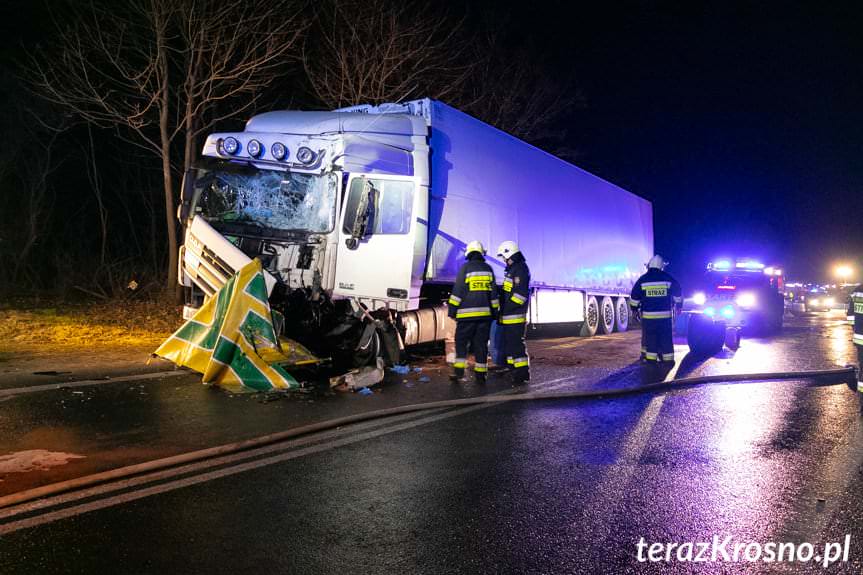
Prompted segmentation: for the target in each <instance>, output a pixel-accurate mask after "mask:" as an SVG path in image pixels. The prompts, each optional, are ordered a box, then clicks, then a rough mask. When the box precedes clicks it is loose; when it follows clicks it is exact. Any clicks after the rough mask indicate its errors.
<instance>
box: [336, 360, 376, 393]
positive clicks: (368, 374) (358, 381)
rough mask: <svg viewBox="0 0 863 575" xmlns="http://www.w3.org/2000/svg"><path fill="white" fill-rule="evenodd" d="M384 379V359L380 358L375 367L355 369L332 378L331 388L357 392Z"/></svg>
mask: <svg viewBox="0 0 863 575" xmlns="http://www.w3.org/2000/svg"><path fill="white" fill-rule="evenodd" d="M383 379H384V363H383V359H381V358H378V360H377V364H376V365H375V366H367V367H363V368H359V369H353V370H351V371H349V372H348V373H345V374H342V375H339V376H336V377H332V378H330V387H333V388H336V389H344V390H350V391H356V390H358V389H361V388H369V387H371V386H373V385H377V384H379V383H380V382H381V381H383Z"/></svg>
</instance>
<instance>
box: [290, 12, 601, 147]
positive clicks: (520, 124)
mask: <svg viewBox="0 0 863 575" xmlns="http://www.w3.org/2000/svg"><path fill="white" fill-rule="evenodd" d="M439 6H440V4H435V3H431V2H421V1H420V0H405V1H403V2H398V1H395V0H324V1H323V2H322V3H320V4H319V5H318V10H317V13H316V18H315V23H314V32H313V33H312V34H309V35H308V37H307V42H306V44H305V51H304V58H303V62H304V64H305V69H306V74H307V77H308V81H309V83H310V86H311V88H312V91H313V92H314V94H315V95H316V96H317V98H318V99H319V100H320V101H321V102H322V103H323V104H324V105H325V106H327V107H329V108H338V107H342V106H350V105H355V104H361V103H369V104H379V103H382V102H398V101H403V100H407V99H411V98H423V97H431V98H435V99H439V100H443V101H445V102H447V103H449V104H451V105H454V106H456V107H458V108H460V109H462V110H464V111H465V112H468V113H470V114H473V115H474V116H477V117H478V118H480V119H481V120H483V121H485V122H487V123H489V124H491V125H493V126H496V127H497V128H500V129H501V130H505V131H507V132H509V133H511V134H513V135H515V136H518V137H519V138H522V139H524V140H527V141H529V142H531V143H534V144H537V145H543V147H546V148H547V149H549V150H550V151H552V152H554V153H557V154H560V155H564V156H568V157H570V158H571V157H572V156H573V155H574V152H573V148H572V146H571V144H570V143H569V141H568V138H567V132H566V130H565V129H563V128H562V127H561V124H560V122H559V120H560V119H561V118H563V117H565V116H566V115H567V114H568V113H569V112H571V111H572V110H574V109H576V108H580V107H582V106H583V105H584V99H583V97H582V95H581V93H580V92H579V91H577V90H575V89H573V88H572V86H571V85H570V84H569V82H568V81H566V80H563V79H562V78H561V77H560V75H559V74H555V73H554V71H553V70H550V68H549V67H548V66H546V65H544V64H543V63H542V62H541V61H539V58H538V57H537V54H539V53H541V51H540V50H536V49H533V50H531V49H529V48H527V47H523V46H522V47H517V48H513V47H510V46H508V45H507V42H506V41H503V40H501V39H500V38H502V37H505V33H506V30H507V29H513V27H514V26H513V23H512V22H507V21H504V22H501V21H499V17H497V16H495V17H494V18H491V21H489V22H484V23H483V24H482V27H483V28H485V29H487V30H491V32H490V33H488V34H487V35H485V36H477V35H472V34H470V30H468V28H467V26H466V23H465V19H464V17H460V16H458V15H455V14H452V13H449V12H447V11H444V10H442V9H441V8H440V7H439Z"/></svg>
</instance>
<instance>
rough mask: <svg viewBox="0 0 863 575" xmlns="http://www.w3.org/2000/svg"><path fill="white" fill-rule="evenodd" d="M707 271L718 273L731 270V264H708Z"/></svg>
mask: <svg viewBox="0 0 863 575" xmlns="http://www.w3.org/2000/svg"><path fill="white" fill-rule="evenodd" d="M707 269H710V270H717V271H726V270H730V269H731V262H730V261H728V260H718V261H715V262H711V263H710V264H708V266H707Z"/></svg>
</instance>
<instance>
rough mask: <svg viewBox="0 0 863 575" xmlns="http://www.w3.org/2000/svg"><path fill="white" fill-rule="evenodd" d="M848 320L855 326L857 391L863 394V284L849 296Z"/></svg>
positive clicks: (862, 404)
mask: <svg viewBox="0 0 863 575" xmlns="http://www.w3.org/2000/svg"><path fill="white" fill-rule="evenodd" d="M848 320H849V321H850V322H851V324H852V326H853V327H852V331H853V335H852V336H851V338H852V341H853V342H854V347H855V349H856V350H857V391H858V392H863V284H860V285H858V286H857V287H855V288H854V289H853V290H852V291H851V295H849V296H848ZM861 398H863V396H861ZM861 409H863V403H861Z"/></svg>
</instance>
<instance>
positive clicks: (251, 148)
mask: <svg viewBox="0 0 863 575" xmlns="http://www.w3.org/2000/svg"><path fill="white" fill-rule="evenodd" d="M246 151H247V152H249V155H250V156H251V157H253V158H258V157H260V155H261V152H263V151H264V147H263V146H262V145H261V143H260V142H259V141H257V140H249V143H248V144H247V145H246Z"/></svg>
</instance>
